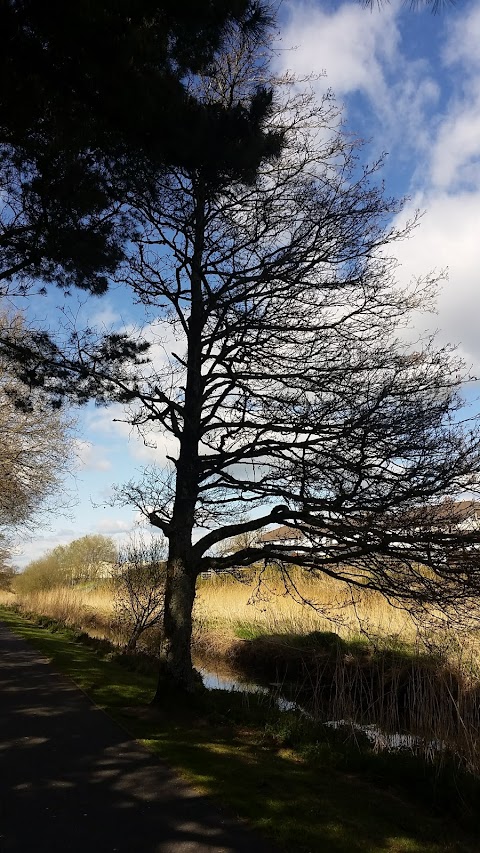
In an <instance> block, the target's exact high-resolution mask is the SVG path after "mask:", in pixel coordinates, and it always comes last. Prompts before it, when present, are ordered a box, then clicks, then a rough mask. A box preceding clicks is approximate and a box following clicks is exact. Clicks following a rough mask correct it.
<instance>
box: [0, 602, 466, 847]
mask: <svg viewBox="0 0 480 853" xmlns="http://www.w3.org/2000/svg"><path fill="white" fill-rule="evenodd" d="M0 617H1V618H2V619H3V620H4V621H5V622H6V623H7V624H8V625H9V626H10V627H11V629H12V630H14V631H15V632H16V633H17V634H19V635H20V636H22V637H24V638H25V639H26V640H28V641H29V642H31V643H32V644H34V645H35V647H37V648H38V649H40V650H41V651H42V652H43V653H44V654H45V655H47V656H48V657H49V658H50V659H51V660H52V662H53V664H54V666H55V667H56V668H57V669H59V670H61V671H62V672H64V673H65V674H67V675H68V676H70V677H71V678H72V679H73V680H74V681H75V682H76V683H77V684H78V685H79V687H81V688H82V689H83V690H84V691H85V692H87V693H88V695H89V696H90V697H91V699H92V700H93V701H94V702H96V703H97V704H98V705H100V706H102V707H103V708H105V710H106V711H107V712H108V713H109V714H110V715H111V716H112V717H114V718H115V719H116V720H117V721H118V722H120V723H121V724H122V726H124V728H126V729H127V730H128V731H129V732H130V733H131V734H132V735H133V736H135V737H137V738H139V739H140V740H141V741H142V742H143V743H144V744H145V745H146V746H147V747H148V748H149V749H151V750H153V751H155V752H156V753H158V754H159V755H160V756H161V757H162V758H163V759H165V760H167V761H168V762H169V763H170V764H171V765H172V766H173V767H175V768H177V770H178V771H179V772H180V773H181V774H182V775H183V776H184V777H185V778H186V779H188V780H189V781H190V782H191V783H192V784H193V785H195V786H196V787H197V788H199V789H201V790H202V791H204V792H206V793H208V794H210V795H211V796H213V797H214V798H215V799H216V800H218V801H219V802H221V803H222V804H223V805H224V806H225V807H227V808H228V809H229V810H230V811H231V812H233V813H234V814H237V815H239V816H241V817H243V818H245V819H246V820H247V821H249V822H250V823H251V824H252V825H253V826H255V827H256V828H257V829H258V830H260V831H261V832H264V833H265V835H266V836H267V837H269V838H271V839H273V840H274V841H276V843H277V844H278V845H279V847H280V848H281V849H284V850H287V851H291V853H295V851H298V853H307V851H312V853H313V851H325V853H326V851H328V853H403V851H408V852H409V853H474V851H478V849H479V846H480V844H479V842H478V841H477V840H476V837H475V834H474V833H475V825H474V821H475V817H474V815H473V812H474V809H473V808H471V805H472V803H473V802H474V800H475V798H476V797H478V793H477V788H476V786H475V784H474V783H473V782H472V783H471V786H470V789H468V790H467V789H465V790H466V793H465V794H462V798H461V799H459V798H458V797H457V798H456V799H455V798H452V791H454V790H455V787H458V785H457V782H458V780H455V779H454V778H453V775H450V776H449V775H448V774H446V771H445V768H444V771H443V772H442V773H440V775H435V772H434V768H432V767H429V766H427V765H424V764H422V763H420V762H419V761H418V760H417V759H414V758H413V756H410V755H404V756H402V755H400V756H394V755H383V756H381V755H375V754H374V753H373V752H372V750H371V748H370V747H369V746H368V744H367V743H366V742H365V743H361V744H353V743H352V736H351V734H350V733H348V732H346V731H342V730H340V731H333V730H330V731H329V730H328V729H326V728H325V727H324V726H323V727H320V726H317V727H315V726H313V724H310V723H308V721H305V720H302V719H301V718H299V717H298V716H296V715H294V714H284V713H281V712H278V711H277V710H275V709H272V708H271V707H270V706H267V705H266V704H265V700H262V699H261V698H260V697H252V696H250V697H248V696H242V695H240V694H227V693H224V692H221V691H212V692H211V693H208V694H205V693H201V694H199V695H195V696H193V697H191V698H190V699H189V700H185V697H180V696H178V695H176V694H172V693H170V692H168V691H166V692H165V701H164V703H163V704H162V705H161V707H159V708H157V707H155V708H154V707H152V706H151V705H150V704H149V702H150V700H151V697H152V695H153V690H154V678H153V676H152V675H149V674H142V673H141V672H138V671H132V670H131V669H128V668H127V667H125V666H123V665H121V663H120V662H119V660H117V659H115V658H112V656H111V655H109V654H108V652H107V653H106V648H100V649H98V650H97V651H95V650H94V649H93V648H92V647H91V646H88V645H85V643H84V642H82V641H81V640H80V638H79V637H78V636H77V635H75V634H74V633H73V632H71V631H68V630H65V629H57V630H54V628H55V626H53V625H50V626H45V625H43V626H40V625H38V623H35V622H33V621H29V620H27V619H25V618H24V617H20V616H18V614H16V613H14V612H12V611H11V610H6V609H3V610H0ZM449 785H450V786H451V790H450V792H449ZM467 788H468V786H467ZM453 799H455V803H456V805H455V804H454V802H453ZM469 801H470V805H469Z"/></svg>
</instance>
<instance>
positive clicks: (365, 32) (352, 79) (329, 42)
mask: <svg viewBox="0 0 480 853" xmlns="http://www.w3.org/2000/svg"><path fill="white" fill-rule="evenodd" d="M287 8H288V12H289V20H288V24H287V26H286V27H284V28H283V30H282V47H284V48H286V49H284V50H282V51H281V52H280V54H279V59H278V62H279V64H280V71H286V70H287V69H288V70H291V71H292V72H293V73H294V74H295V75H297V76H299V77H302V76H308V75H311V74H322V73H323V72H325V74H326V78H324V79H320V80H319V81H318V82H317V84H316V88H317V91H318V92H319V93H321V92H324V91H325V89H326V88H327V87H330V88H331V89H332V90H333V92H334V94H335V95H336V96H337V98H339V99H342V98H345V97H349V96H353V95H361V96H363V97H364V98H365V99H366V101H367V104H365V107H364V108H363V109H361V108H360V106H359V104H358V103H357V105H356V107H357V111H356V113H355V121H357V120H359V119H360V117H361V115H362V114H363V117H364V119H365V118H366V119H367V124H368V136H369V137H370V136H372V138H373V141H374V143H375V145H376V147H377V149H378V150H383V149H384V148H387V149H390V150H391V149H392V148H393V147H397V149H398V151H399V155H400V156H402V157H404V156H405V153H406V150H407V149H408V148H410V147H413V148H414V149H419V148H420V149H422V150H423V149H425V148H426V147H428V145H429V142H430V137H429V133H428V131H426V123H425V114H426V113H427V112H428V111H429V110H430V109H431V108H432V106H433V105H435V103H436V102H437V100H438V98H439V93H440V89H439V86H438V84H437V82H436V81H435V79H434V77H433V75H432V71H431V69H430V66H429V63H428V61H427V60H425V59H423V58H420V59H415V60H413V59H412V58H410V57H408V58H407V56H406V55H405V53H404V52H403V51H402V48H403V45H402V39H401V28H400V24H399V12H400V8H401V7H400V6H399V4H395V3H394V4H392V5H384V6H382V9H381V10H376V11H373V12H372V13H371V14H368V12H366V11H365V9H364V8H362V6H361V4H358V3H344V4H342V5H341V6H339V7H337V8H336V9H335V10H334V11H333V12H328V11H325V10H324V9H323V8H322V7H321V6H317V5H314V4H312V3H297V2H293V3H290V5H289V6H288V7H287ZM289 47H294V48H295V49H294V50H288V48H289ZM351 108H352V103H351V102H350V103H349V109H351ZM355 121H354V125H353V130H354V131H356V132H359V133H361V134H364V133H365V126H362V127H356V126H355Z"/></svg>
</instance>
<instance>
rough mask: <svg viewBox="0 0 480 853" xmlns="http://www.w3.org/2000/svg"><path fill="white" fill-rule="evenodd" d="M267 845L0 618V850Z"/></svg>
mask: <svg viewBox="0 0 480 853" xmlns="http://www.w3.org/2000/svg"><path fill="white" fill-rule="evenodd" d="M137 850H138V851H141V853H207V851H208V853H213V851H215V853H230V851H232V853H233V851H235V852H236V851H238V853H243V852H244V851H245V853H247V851H248V853H267V852H268V851H270V853H271V848H270V847H269V846H268V844H267V843H262V842H261V841H259V840H258V839H257V837H256V836H254V835H253V834H251V833H250V832H249V831H248V830H247V829H244V828H243V827H242V826H238V825H236V824H235V822H234V821H232V820H230V819H228V818H226V817H225V815H222V814H221V812H220V811H218V810H217V809H216V808H215V806H214V805H213V804H212V803H211V802H210V801H209V800H207V799H206V798H205V797H202V796H200V795H198V794H197V793H195V792H194V791H192V790H191V789H190V788H188V786H187V785H186V784H184V783H182V782H181V781H179V780H178V779H177V778H176V777H175V776H174V775H173V773H172V772H171V771H169V770H168V769H167V768H166V767H165V766H164V765H163V764H161V763H160V762H159V761H158V760H157V759H156V758H155V757H154V756H152V755H150V754H149V753H148V752H147V751H146V750H144V749H143V748H142V747H141V746H140V745H139V744H138V743H136V742H135V741H133V740H131V739H129V736H128V735H127V734H126V733H125V732H124V731H123V729H121V728H120V727H119V726H118V725H117V724H116V723H115V722H113V721H112V720H111V719H110V718H109V717H107V716H106V714H104V713H103V711H101V710H100V709H99V708H97V707H95V706H94V705H92V704H91V702H90V701H89V699H88V698H87V697H86V696H85V695H84V694H83V693H82V692H81V691H80V690H79V689H78V688H77V687H76V686H75V685H74V684H73V683H72V682H70V681H69V680H68V679H66V678H64V677H63V676H61V675H59V674H58V673H56V672H55V671H54V669H53V668H52V667H51V666H50V664H49V663H48V661H47V660H46V659H45V658H44V657H42V656H41V655H40V654H39V653H38V652H36V651H35V650H33V649H32V648H31V647H30V646H28V645H27V643H25V642H24V641H23V640H20V639H19V638H17V637H15V636H14V635H13V634H12V633H10V631H8V630H7V629H6V628H5V627H4V626H3V625H1V624H0V853H10V851H15V853H107V851H117V853H134V851H137Z"/></svg>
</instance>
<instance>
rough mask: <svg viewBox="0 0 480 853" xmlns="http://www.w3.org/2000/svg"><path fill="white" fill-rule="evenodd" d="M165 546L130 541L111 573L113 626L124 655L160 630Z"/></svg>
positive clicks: (157, 543) (155, 543) (159, 543)
mask: <svg viewBox="0 0 480 853" xmlns="http://www.w3.org/2000/svg"><path fill="white" fill-rule="evenodd" d="M166 556H167V549H166V548H165V543H164V542H161V541H159V540H158V539H157V540H154V541H152V542H150V543H149V544H146V543H145V541H144V540H143V539H141V538H137V539H132V540H131V541H130V543H129V544H128V545H127V546H126V547H125V548H124V549H122V550H121V551H120V554H119V557H118V562H117V564H116V567H115V569H116V570H115V573H114V588H115V612H116V619H117V623H118V624H119V625H120V626H121V628H122V629H123V630H124V631H125V632H126V634H127V636H128V640H127V643H126V646H125V651H126V652H134V651H135V650H136V648H137V644H138V641H139V639H140V637H141V636H142V634H144V633H145V631H147V630H148V629H149V628H153V627H156V626H161V623H162V621H163V604H164V596H165V577H166Z"/></svg>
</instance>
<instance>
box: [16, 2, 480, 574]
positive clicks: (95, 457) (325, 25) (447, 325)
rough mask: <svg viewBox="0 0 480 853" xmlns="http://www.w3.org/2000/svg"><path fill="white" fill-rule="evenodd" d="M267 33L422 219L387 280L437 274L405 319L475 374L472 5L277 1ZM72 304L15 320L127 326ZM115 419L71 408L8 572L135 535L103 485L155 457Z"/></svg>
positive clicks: (478, 182) (476, 147)
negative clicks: (96, 537)
mask: <svg viewBox="0 0 480 853" xmlns="http://www.w3.org/2000/svg"><path fill="white" fill-rule="evenodd" d="M280 35H281V41H280V42H279V45H278V47H279V50H278V54H277V58H276V63H277V70H278V71H280V72H283V71H286V70H287V69H288V70H291V71H293V72H294V73H296V74H297V75H299V76H305V75H310V74H313V75H314V78H315V79H313V80H312V83H311V85H313V86H314V88H315V89H316V90H317V91H318V93H319V94H322V92H324V91H325V89H326V88H329V87H330V88H331V89H332V90H333V92H334V93H335V95H336V97H337V100H338V102H339V103H340V104H342V105H343V109H344V116H345V121H346V127H347V129H348V130H351V131H352V132H354V133H355V134H357V135H358V136H360V137H362V138H363V139H364V140H365V141H366V148H365V158H366V159H368V160H374V159H375V158H376V157H377V156H378V155H379V154H381V153H383V152H387V153H388V156H387V159H386V165H385V169H384V178H385V181H386V191H387V193H388V194H389V195H397V196H399V195H400V196H403V195H406V196H408V197H409V199H410V200H409V201H408V202H407V206H406V209H405V211H404V213H403V214H402V219H405V218H408V216H409V213H412V212H413V211H414V210H415V209H417V208H419V209H421V210H424V211H425V215H424V217H423V220H422V224H421V227H420V228H419V229H417V231H416V232H415V234H414V236H413V237H412V239H410V240H409V241H406V242H404V243H402V244H399V245H398V247H397V252H396V254H397V256H398V259H399V262H400V264H401V266H400V268H399V279H400V282H402V281H404V282H407V281H409V280H410V279H411V278H412V276H417V275H418V276H421V275H422V274H426V273H428V272H429V271H431V270H432V269H435V270H437V271H440V270H444V269H448V273H449V280H448V282H446V284H445V285H444V287H443V289H442V290H441V292H440V293H439V296H438V300H437V313H436V314H432V315H428V316H422V317H416V318H414V322H415V324H416V327H417V329H418V330H422V331H423V330H434V329H436V330H438V337H439V342H440V343H445V342H452V343H455V344H457V345H458V347H459V350H460V353H461V354H462V355H463V356H464V358H465V360H466V361H467V363H469V364H471V365H473V369H474V370H478V372H479V374H480V334H479V328H478V326H479V319H478V318H479V315H480V0H477V2H474V3H463V2H460V0H459V2H458V3H457V4H456V5H453V4H452V5H447V6H446V7H445V8H444V10H443V11H442V12H441V13H440V14H439V15H432V13H431V12H430V11H428V10H423V9H422V10H417V11H411V10H410V8H409V7H408V5H399V4H397V3H396V2H393V3H391V4H389V5H386V4H385V5H384V6H383V7H382V8H380V9H378V8H377V7H376V6H375V7H374V9H373V10H372V11H367V10H365V9H364V8H363V7H362V6H361V5H360V4H356V3H320V2H308V3H300V2H284V3H283V4H282V5H281V9H280ZM323 74H325V76H318V75H323ZM73 304H75V308H74V309H73V308H71V307H70V303H69V302H68V301H65V300H64V299H63V297H62V296H61V295H59V294H58V293H55V294H53V293H50V294H49V296H48V297H47V298H46V299H45V300H44V301H43V302H38V301H37V300H36V301H35V306H33V305H30V309H29V312H30V313H31V312H32V310H35V313H36V316H37V319H39V320H44V319H48V318H51V319H50V322H51V323H52V325H53V324H54V323H55V322H56V321H55V317H56V310H57V309H56V306H57V305H62V307H63V308H64V309H65V308H66V309H67V310H75V311H77V310H79V311H80V312H81V313H82V314H84V315H85V316H88V320H89V322H90V323H93V322H95V321H97V322H98V323H100V324H102V323H104V324H105V325H106V326H108V325H109V324H110V323H111V322H114V323H118V324H122V323H123V322H131V321H132V317H131V316H130V315H128V316H125V314H124V313H123V312H124V311H125V310H126V309H125V307H124V306H125V300H124V299H123V297H122V293H121V292H119V291H115V290H113V291H112V292H111V293H110V294H108V295H107V296H106V297H104V298H102V299H90V300H89V302H88V304H85V305H83V306H81V307H80V308H78V306H77V305H76V303H75V302H74V303H73ZM468 393H469V396H472V395H474V394H476V393H477V392H476V390H472V389H470V390H469V392H468ZM115 414H117V415H118V414H119V412H118V411H117V412H115V411H111V410H109V409H99V408H95V407H94V406H88V407H87V408H85V409H84V410H81V411H80V412H78V413H77V417H78V426H77V438H76V450H77V453H76V458H75V460H74V461H73V462H72V476H71V477H69V478H67V481H66V483H65V486H66V492H65V499H64V504H65V513H64V514H62V513H55V516H54V517H51V518H50V520H49V526H48V528H43V529H41V530H39V531H38V532H37V533H36V534H35V535H34V536H33V537H32V539H31V540H28V541H27V540H25V539H24V540H23V541H22V542H21V543H20V545H21V548H20V550H19V552H18V554H17V556H16V559H15V562H16V563H17V564H18V565H19V566H21V565H25V563H27V562H28V561H29V560H31V559H33V558H35V557H38V556H40V555H41V554H42V553H44V552H45V551H47V550H49V549H50V548H53V547H55V545H57V544H65V543H67V542H69V541H71V540H72V539H76V538H78V537H80V536H83V535H85V534H88V533H103V534H105V535H109V536H110V535H111V536H114V538H115V539H116V540H118V541H119V542H120V541H121V540H122V539H124V538H125V537H126V536H127V535H128V532H129V531H130V530H131V529H132V528H133V527H134V526H135V523H136V521H137V516H136V513H135V512H134V511H133V510H132V509H130V508H120V507H111V506H109V505H108V502H109V498H110V496H111V493H112V486H113V484H115V483H122V482H124V481H125V480H128V479H129V478H131V477H133V478H135V474H136V472H138V470H139V469H140V468H141V466H142V465H145V464H147V463H149V462H150V461H153V460H155V461H157V462H161V461H162V459H163V458H164V456H165V448H164V447H163V446H161V445H159V446H158V447H157V449H156V450H154V449H151V448H147V447H145V446H144V445H143V444H142V442H140V441H139V440H138V439H136V438H135V437H134V436H133V435H130V431H129V428H128V427H127V426H126V425H124V424H121V423H115V422H114V421H113V417H114V415H115ZM62 500H63V498H62Z"/></svg>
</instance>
